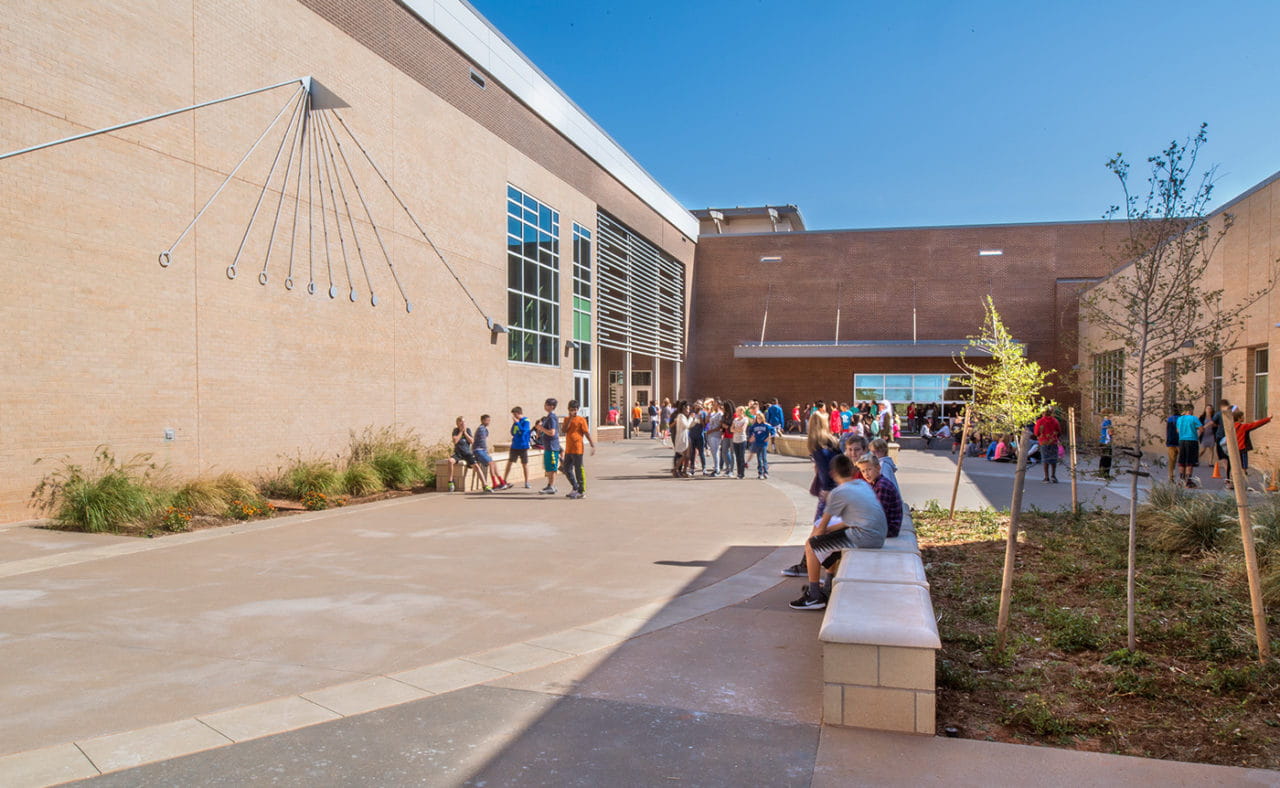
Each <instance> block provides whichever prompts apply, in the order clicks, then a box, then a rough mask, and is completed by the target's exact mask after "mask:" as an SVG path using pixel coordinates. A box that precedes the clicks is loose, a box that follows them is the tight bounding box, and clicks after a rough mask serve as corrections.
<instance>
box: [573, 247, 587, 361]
mask: <svg viewBox="0 0 1280 788" xmlns="http://www.w3.org/2000/svg"><path fill="white" fill-rule="evenodd" d="M573 341H574V343H575V345H574V348H573V368H574V370H575V371H577V372H590V371H591V231H590V230H588V229H586V228H585V227H583V226H582V225H580V224H577V223H576V222H575V223H574V225H573Z"/></svg>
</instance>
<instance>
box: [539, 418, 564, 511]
mask: <svg viewBox="0 0 1280 788" xmlns="http://www.w3.org/2000/svg"><path fill="white" fill-rule="evenodd" d="M558 404H559V403H558V402H557V401H556V399H555V397H548V398H547V401H546V402H545V403H543V405H542V408H543V410H545V411H546V413H547V415H546V416H543V417H542V420H541V421H539V422H538V427H537V429H538V435H539V436H540V437H541V439H542V470H544V471H546V473H547V486H546V487H543V488H542V489H541V490H539V491H538V492H539V493H541V494H542V495H555V494H556V471H558V470H560V417H559V416H557V415H556V405H558Z"/></svg>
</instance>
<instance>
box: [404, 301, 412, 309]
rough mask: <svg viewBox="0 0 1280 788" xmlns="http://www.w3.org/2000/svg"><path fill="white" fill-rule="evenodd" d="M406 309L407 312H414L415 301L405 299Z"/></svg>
mask: <svg viewBox="0 0 1280 788" xmlns="http://www.w3.org/2000/svg"><path fill="white" fill-rule="evenodd" d="M404 311H406V312H412V311H413V302H412V301H405V302H404Z"/></svg>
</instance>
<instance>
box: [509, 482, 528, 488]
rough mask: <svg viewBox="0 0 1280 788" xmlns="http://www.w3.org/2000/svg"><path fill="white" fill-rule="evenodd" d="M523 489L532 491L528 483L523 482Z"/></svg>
mask: <svg viewBox="0 0 1280 788" xmlns="http://www.w3.org/2000/svg"><path fill="white" fill-rule="evenodd" d="M507 486H508V487H509V486H510V485H507ZM524 488H525V489H526V490H532V489H533V488H532V487H530V486H529V483H528V482H525V483H524Z"/></svg>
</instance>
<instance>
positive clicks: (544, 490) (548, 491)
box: [538, 484, 556, 495]
mask: <svg viewBox="0 0 1280 788" xmlns="http://www.w3.org/2000/svg"><path fill="white" fill-rule="evenodd" d="M538 494H539V495H555V494H556V488H554V487H552V486H551V485H549V484H548V485H547V486H546V487H543V488H542V489H541V490H538Z"/></svg>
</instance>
